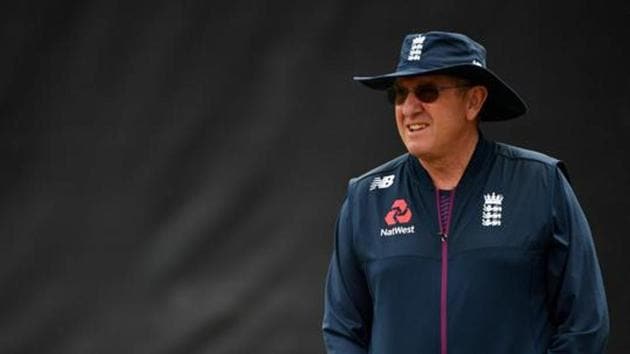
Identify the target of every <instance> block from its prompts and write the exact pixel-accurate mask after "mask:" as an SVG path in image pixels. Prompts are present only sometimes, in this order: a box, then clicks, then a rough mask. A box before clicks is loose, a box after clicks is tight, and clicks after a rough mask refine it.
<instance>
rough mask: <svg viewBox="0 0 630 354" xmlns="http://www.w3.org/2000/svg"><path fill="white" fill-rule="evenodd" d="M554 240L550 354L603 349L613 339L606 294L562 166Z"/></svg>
mask: <svg viewBox="0 0 630 354" xmlns="http://www.w3.org/2000/svg"><path fill="white" fill-rule="evenodd" d="M552 184H553V186H554V187H553V188H552V190H553V198H552V200H553V204H552V217H553V238H552V244H551V249H550V252H549V256H548V257H549V258H548V260H547V267H548V268H547V272H548V274H547V281H548V284H547V287H548V294H549V295H550V309H551V315H552V322H553V324H554V325H555V329H556V332H555V333H554V335H553V336H552V338H551V341H550V344H549V347H548V351H547V353H549V354H552V353H589V354H597V353H603V352H604V350H605V346H606V342H607V340H608V330H609V319H608V306H607V303H606V294H605V292H604V284H603V280H602V275H601V271H600V268H599V263H598V260H597V255H596V252H595V246H594V244H593V239H592V236H591V231H590V228H589V225H588V222H587V220H586V217H585V215H584V212H583V211H582V208H581V207H580V205H579V203H578V201H577V198H576V196H575V194H574V192H573V190H572V189H571V186H570V184H569V182H568V181H567V179H566V178H565V176H564V175H563V173H562V172H561V171H560V169H556V170H555V177H554V178H553V182H552Z"/></svg>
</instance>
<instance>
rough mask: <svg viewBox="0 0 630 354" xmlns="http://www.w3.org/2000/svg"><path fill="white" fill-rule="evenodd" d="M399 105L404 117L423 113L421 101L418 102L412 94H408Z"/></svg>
mask: <svg viewBox="0 0 630 354" xmlns="http://www.w3.org/2000/svg"><path fill="white" fill-rule="evenodd" d="M400 105H401V109H402V114H403V115H404V116H406V117H413V116H414V115H417V114H419V113H422V112H424V105H423V103H422V101H420V100H419V99H418V97H416V95H415V94H414V93H413V92H409V93H408V94H407V97H405V100H404V101H403V102H402V103H401V104H400Z"/></svg>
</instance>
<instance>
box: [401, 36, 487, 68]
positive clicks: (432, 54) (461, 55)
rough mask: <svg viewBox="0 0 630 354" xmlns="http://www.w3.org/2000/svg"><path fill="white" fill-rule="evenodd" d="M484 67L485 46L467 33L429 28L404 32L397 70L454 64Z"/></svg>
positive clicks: (442, 66)
mask: <svg viewBox="0 0 630 354" xmlns="http://www.w3.org/2000/svg"><path fill="white" fill-rule="evenodd" d="M471 64H472V65H476V66H480V67H483V68H485V67H486V50H485V48H484V47H483V46H482V45H481V44H479V43H477V42H475V41H473V40H472V39H470V38H469V37H467V36H466V35H463V34H459V33H451V32H441V31H431V32H425V33H412V34H408V35H406V36H405V39H404V40H403V44H402V47H401V49H400V59H399V61H398V66H397V68H396V69H397V71H405V70H413V69H422V70H434V69H440V68H444V67H450V66H454V65H471Z"/></svg>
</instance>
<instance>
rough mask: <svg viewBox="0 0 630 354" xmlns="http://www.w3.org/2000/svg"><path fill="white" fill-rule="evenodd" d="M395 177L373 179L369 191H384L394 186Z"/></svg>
mask: <svg viewBox="0 0 630 354" xmlns="http://www.w3.org/2000/svg"><path fill="white" fill-rule="evenodd" d="M395 177H396V176H395V175H389V176H385V177H374V179H373V180H372V183H370V190H371V191H373V190H375V189H376V188H378V189H385V188H389V187H391V185H392V184H394V178H395Z"/></svg>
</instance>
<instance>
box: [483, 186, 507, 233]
mask: <svg viewBox="0 0 630 354" xmlns="http://www.w3.org/2000/svg"><path fill="white" fill-rule="evenodd" d="M483 199H484V202H483V210H482V211H481V225H482V226H501V216H502V213H503V205H502V204H503V194H497V193H495V192H492V193H488V194H484V196H483Z"/></svg>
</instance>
